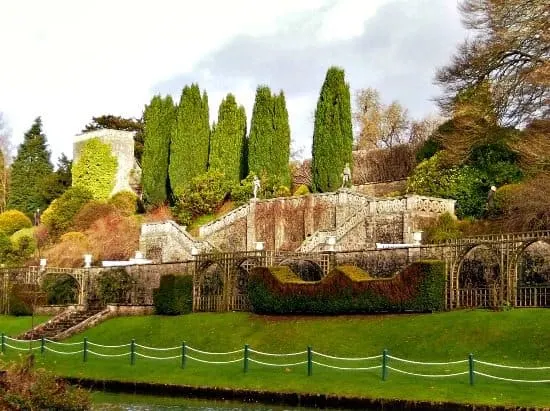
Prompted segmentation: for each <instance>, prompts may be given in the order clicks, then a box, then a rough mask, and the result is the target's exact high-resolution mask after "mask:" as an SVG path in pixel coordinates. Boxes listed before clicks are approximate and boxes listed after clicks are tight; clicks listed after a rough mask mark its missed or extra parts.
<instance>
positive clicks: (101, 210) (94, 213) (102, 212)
mask: <svg viewBox="0 0 550 411" xmlns="http://www.w3.org/2000/svg"><path fill="white" fill-rule="evenodd" d="M116 211H117V209H116V207H115V206H114V205H113V204H109V203H106V202H105V201H100V200H92V201H89V202H87V203H86V204H84V205H83V206H82V208H81V209H80V211H78V213H77V214H76V215H75V216H74V218H73V224H72V228H73V230H75V231H85V230H87V229H88V228H90V227H91V225H92V224H93V223H94V222H95V221H96V220H98V219H100V218H104V217H106V216H108V215H109V214H112V213H116Z"/></svg>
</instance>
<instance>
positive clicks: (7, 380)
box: [0, 355, 91, 411]
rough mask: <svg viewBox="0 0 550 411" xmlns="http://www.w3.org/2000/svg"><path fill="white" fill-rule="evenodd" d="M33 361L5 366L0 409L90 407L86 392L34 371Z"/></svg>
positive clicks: (70, 409)
mask: <svg viewBox="0 0 550 411" xmlns="http://www.w3.org/2000/svg"><path fill="white" fill-rule="evenodd" d="M33 360H34V356H33V355H31V356H29V357H28V358H27V359H26V360H25V361H19V362H14V363H13V364H11V365H10V366H8V367H7V369H6V372H5V374H4V375H3V376H2V384H1V385H0V409H3V410H57V411H86V410H89V409H90V408H91V400H90V395H89V394H88V392H87V391H86V390H83V389H81V388H76V387H73V386H71V385H69V384H68V383H66V382H64V381H62V380H58V379H56V377H55V376H54V375H53V374H51V373H49V372H47V371H46V370H44V369H42V368H38V369H37V368H35V367H34V366H33V365H34V364H33ZM2 368H4V369H5V368H6V367H5V366H3V367H2Z"/></svg>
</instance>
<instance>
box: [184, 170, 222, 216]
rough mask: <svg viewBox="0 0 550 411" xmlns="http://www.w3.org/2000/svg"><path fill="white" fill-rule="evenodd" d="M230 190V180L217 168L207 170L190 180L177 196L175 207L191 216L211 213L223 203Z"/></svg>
mask: <svg viewBox="0 0 550 411" xmlns="http://www.w3.org/2000/svg"><path fill="white" fill-rule="evenodd" d="M230 190H231V182H230V181H229V180H228V179H227V178H226V177H225V175H224V174H223V173H221V172H219V171H217V170H211V171H208V172H207V173H205V174H202V175H200V176H197V177H195V178H193V180H191V184H189V185H188V186H187V187H186V188H185V189H184V190H183V193H182V195H181V196H180V197H179V198H178V202H177V208H178V209H180V210H187V211H188V212H189V213H191V215H193V217H196V216H199V215H203V214H211V213H213V212H214V211H215V210H216V209H217V208H218V207H220V206H221V205H222V204H223V201H224V200H225V199H226V197H227V195H228V194H229V192H230Z"/></svg>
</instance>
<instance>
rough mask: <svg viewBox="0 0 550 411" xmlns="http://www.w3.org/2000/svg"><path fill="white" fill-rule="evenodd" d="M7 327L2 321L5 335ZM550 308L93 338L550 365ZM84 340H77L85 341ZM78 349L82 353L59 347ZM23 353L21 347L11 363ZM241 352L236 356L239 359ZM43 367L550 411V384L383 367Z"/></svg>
mask: <svg viewBox="0 0 550 411" xmlns="http://www.w3.org/2000/svg"><path fill="white" fill-rule="evenodd" d="M2 328H3V322H2V321H1V320H0V330H1V329H2ZM548 330H550V310H545V309H522V310H513V311H507V312H489V311H455V312H449V313H436V314H423V315H391V316H390V315H387V316H384V315H382V316H338V317H324V318H320V317H264V316H257V315H252V314H247V313H226V314H213V313H201V314H191V315H185V316H180V317H162V316H147V317H122V318H116V319H112V320H109V321H107V322H106V323H103V324H100V325H99V326H97V327H96V328H94V329H91V330H88V331H86V332H85V334H84V335H85V336H86V337H88V340H89V341H91V342H94V343H100V344H105V345H115V344H125V343H129V342H130V340H131V339H132V338H135V339H136V342H137V343H139V344H142V345H147V346H154V347H171V346H179V345H180V344H181V342H182V341H183V340H185V341H186V343H187V344H189V345H190V346H191V347H194V348H198V349H201V350H207V351H217V352H219V351H230V350H236V349H239V348H242V347H243V345H244V344H245V343H247V344H249V345H250V346H251V347H252V348H253V349H256V350H259V351H265V352H275V353H289V352H297V351H304V350H305V349H306V347H307V346H308V345H311V346H312V347H313V349H314V350H315V351H317V352H321V353H327V354H331V355H333V356H348V357H351V356H353V357H364V356H370V355H376V354H379V353H381V352H382V350H383V349H384V348H387V349H388V350H389V351H390V354H392V355H394V356H397V357H402V358H407V359H411V360H418V361H432V362H445V361H453V360H462V359H466V358H467V356H468V353H470V352H471V353H473V354H474V356H475V357H476V358H478V359H482V360H484V361H489V362H497V363H504V364H510V365H523V366H527V365H528V366H543V365H547V366H550V344H549V343H548ZM84 335H79V336H75V337H73V338H71V339H70V340H68V341H67V342H76V341H82V339H83V337H84ZM51 347H52V348H55V349H57V350H63V351H73V350H75V349H80V348H81V347H80V346H76V347H75V346H56V347H54V346H51ZM89 349H90V350H93V351H96V352H100V353H121V352H124V351H127V350H128V348H125V349H124V350H123V351H121V350H120V349H119V350H117V349H106V348H101V347H96V346H90V347H89ZM140 352H142V353H144V354H146V355H150V356H171V355H178V354H179V352H178V350H176V351H170V352H158V351H157V352H155V351H144V350H140ZM188 354H189V355H193V356H195V357H197V358H202V359H207V360H214V361H215V360H227V359H228V357H216V356H214V357H207V356H204V355H201V354H199V353H194V352H191V351H188ZM11 356H13V357H14V358H15V354H14V353H13V350H11V353H10V352H8V353H7V355H6V357H8V358H10V357H11ZM239 356H240V354H236V355H234V356H232V357H231V356H229V358H234V359H238V358H239ZM252 358H255V359H257V360H260V361H264V362H278V363H279V364H280V363H289V362H300V361H303V360H305V358H306V357H305V355H300V356H297V357H290V358H288V357H285V358H282V359H280V358H277V357H265V356H264V357H261V356H258V355H253V357H252ZM314 360H315V361H318V362H323V363H326V364H330V365H335V366H340V367H353V366H361V367H366V366H370V365H376V364H379V361H374V362H373V361H371V362H361V363H351V362H349V361H348V362H342V361H335V360H331V359H327V358H322V357H320V356H314ZM38 363H39V364H43V365H44V366H46V367H47V368H51V369H54V370H55V371H56V372H57V373H58V374H61V375H71V376H82V377H92V378H98V379H119V380H136V381H150V382H162V383H177V384H190V385H207V386H216V387H235V388H249V389H259V390H272V391H289V392H313V393H315V392H320V393H333V394H340V395H356V396H367V397H373V398H375V397H379V398H404V399H411V400H428V401H455V402H463V403H480V404H495V405H497V404H498V405H521V406H550V384H549V383H544V384H534V383H513V382H506V381H496V380H491V379H487V378H484V377H481V376H476V384H475V385H474V386H470V385H469V383H468V375H461V376H457V377H451V378H438V379H435V378H420V377H414V376H410V375H402V374H399V373H397V372H395V371H391V370H390V372H389V378H388V380H387V381H385V382H384V381H382V380H381V378H380V369H379V368H378V369H376V370H372V371H343V370H335V369H329V368H323V367H321V366H318V365H315V364H314V366H313V376H311V377H308V376H307V371H306V365H305V364H304V365H299V366H284V367H277V368H274V367H266V366H262V365H259V364H255V363H250V368H249V371H248V373H246V374H245V373H243V367H242V362H237V363H234V364H228V365H205V364H202V363H199V362H196V361H192V360H190V359H188V361H187V365H186V368H185V369H181V368H180V360H179V359H178V358H176V359H173V360H164V361H158V360H150V359H146V358H142V357H137V358H136V364H135V365H134V366H131V365H130V361H129V357H128V356H126V357H120V358H114V359H113V358H109V359H105V358H101V357H98V356H95V355H93V354H91V353H90V354H89V357H88V362H86V363H83V362H82V354H76V355H75V356H62V355H58V354H54V353H51V352H47V353H46V354H45V355H44V356H43V358H39V359H38ZM390 366H392V367H394V368H398V369H401V370H404V371H409V372H415V373H421V374H438V373H445V374H450V373H454V372H461V371H466V370H467V369H468V367H467V364H458V365H448V366H419V365H412V364H405V363H398V362H396V361H395V360H391V361H390ZM476 367H477V370H478V371H481V372H485V373H488V374H492V375H498V376H502V377H508V378H524V379H550V370H541V371H529V372H524V371H521V370H511V371H507V370H503V369H498V368H489V367H488V366H483V365H481V364H478V365H477V366H476Z"/></svg>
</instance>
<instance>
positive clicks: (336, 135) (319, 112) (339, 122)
mask: <svg viewBox="0 0 550 411" xmlns="http://www.w3.org/2000/svg"><path fill="white" fill-rule="evenodd" d="M352 145H353V130H352V123H351V102H350V92H349V85H348V84H347V83H346V81H345V77H344V70H342V69H340V68H337V67H331V68H329V70H328V71H327V75H326V78H325V82H324V83H323V86H322V88H321V93H320V95H319V100H318V102H317V109H316V110H315V125H314V129H313V147H312V163H311V169H312V174H313V187H312V188H313V190H314V191H321V192H327V191H335V190H337V189H338V188H339V187H340V186H341V185H342V177H341V175H342V171H343V169H344V166H345V164H346V163H349V166H350V167H352V153H351V152H352Z"/></svg>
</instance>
